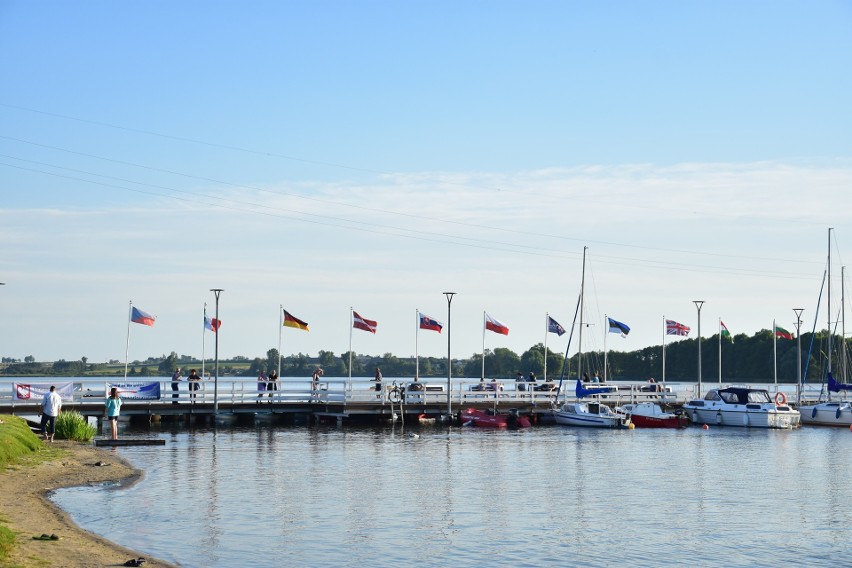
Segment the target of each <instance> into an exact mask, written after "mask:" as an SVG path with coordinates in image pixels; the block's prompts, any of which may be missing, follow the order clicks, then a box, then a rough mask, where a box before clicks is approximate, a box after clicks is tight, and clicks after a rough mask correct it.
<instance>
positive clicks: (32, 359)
mask: <svg viewBox="0 0 852 568" xmlns="http://www.w3.org/2000/svg"><path fill="white" fill-rule="evenodd" d="M24 363H35V357H33V356H32V355H27V356H26V357H24Z"/></svg>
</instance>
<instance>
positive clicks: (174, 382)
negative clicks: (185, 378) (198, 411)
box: [172, 367, 180, 404]
mask: <svg viewBox="0 0 852 568" xmlns="http://www.w3.org/2000/svg"><path fill="white" fill-rule="evenodd" d="M179 382H180V367H178V368H177V369H175V372H174V374H173V375H172V404H177V403H178V396H179V395H178V390H180V387H178V383H179Z"/></svg>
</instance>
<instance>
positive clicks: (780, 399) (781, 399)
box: [775, 392, 787, 406]
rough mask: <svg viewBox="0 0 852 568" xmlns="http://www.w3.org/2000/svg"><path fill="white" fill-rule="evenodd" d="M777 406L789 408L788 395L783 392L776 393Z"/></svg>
mask: <svg viewBox="0 0 852 568" xmlns="http://www.w3.org/2000/svg"><path fill="white" fill-rule="evenodd" d="M775 406H787V395H786V394H784V393H783V392H776V393H775Z"/></svg>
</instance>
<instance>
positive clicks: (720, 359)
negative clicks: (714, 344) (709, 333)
mask: <svg viewBox="0 0 852 568" xmlns="http://www.w3.org/2000/svg"><path fill="white" fill-rule="evenodd" d="M719 384H720V385H721V384H722V317H721V316H719Z"/></svg>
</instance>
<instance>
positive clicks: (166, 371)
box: [142, 351, 178, 375]
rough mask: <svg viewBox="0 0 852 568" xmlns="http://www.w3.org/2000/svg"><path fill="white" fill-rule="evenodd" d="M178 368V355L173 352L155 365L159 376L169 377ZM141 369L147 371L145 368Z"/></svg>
mask: <svg viewBox="0 0 852 568" xmlns="http://www.w3.org/2000/svg"><path fill="white" fill-rule="evenodd" d="M177 368H178V354H177V353H176V352H174V351H172V352H171V354H170V355H169V356H168V357H166V358H165V359H163V360H162V362H160V364H159V365H157V371H158V372H159V373H160V374H161V375H171V374H172V373H174V372H175V369H177ZM142 369H143V370H144V369H147V367H142Z"/></svg>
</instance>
